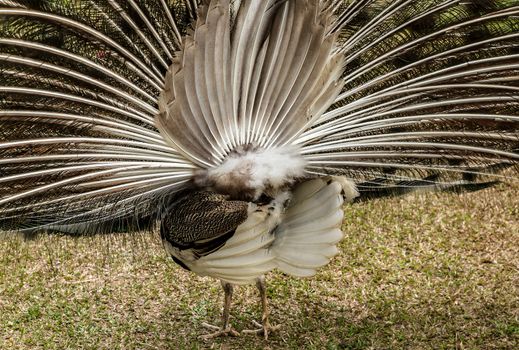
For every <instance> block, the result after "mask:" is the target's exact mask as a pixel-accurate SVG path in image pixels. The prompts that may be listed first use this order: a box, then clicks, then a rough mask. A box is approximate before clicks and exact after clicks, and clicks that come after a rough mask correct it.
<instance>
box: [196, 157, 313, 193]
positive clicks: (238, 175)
mask: <svg viewBox="0 0 519 350" xmlns="http://www.w3.org/2000/svg"><path fill="white" fill-rule="evenodd" d="M305 166H306V161H305V160H304V159H303V157H301V155H300V153H299V149H298V148H296V147H278V148H271V149H255V150H250V151H246V152H236V153H233V154H231V155H229V156H228V157H227V158H226V159H225V161H224V162H223V163H222V164H221V165H219V166H218V167H215V168H212V169H209V170H208V171H207V174H206V176H207V180H208V184H209V186H211V187H214V188H215V189H216V190H217V191H218V192H223V193H229V194H233V193H250V196H251V197H252V198H253V199H257V198H259V196H261V194H262V193H267V192H268V191H271V192H273V193H275V194H277V193H279V190H281V189H283V188H284V186H286V185H290V184H292V183H293V182H294V181H295V180H296V179H298V178H301V177H303V175H304V170H305Z"/></svg>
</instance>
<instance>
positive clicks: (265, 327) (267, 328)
mask: <svg viewBox="0 0 519 350" xmlns="http://www.w3.org/2000/svg"><path fill="white" fill-rule="evenodd" d="M256 287H258V290H259V292H260V298H261V308H262V310H263V313H262V315H261V322H262V323H263V324H259V323H258V322H256V321H253V323H254V325H255V326H257V327H259V328H258V329H251V330H248V329H247V330H244V331H242V333H248V334H258V335H261V334H263V336H264V337H265V340H268V337H269V332H274V331H277V330H278V329H279V328H280V327H281V325H276V326H272V325H271V324H270V322H269V309H268V301H267V286H266V283H265V277H264V276H261V277H260V278H258V279H257V280H256Z"/></svg>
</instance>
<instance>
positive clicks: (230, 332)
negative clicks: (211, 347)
mask: <svg viewBox="0 0 519 350" xmlns="http://www.w3.org/2000/svg"><path fill="white" fill-rule="evenodd" d="M202 327H205V328H208V329H210V330H213V331H215V332H213V333H209V334H205V335H201V336H200V338H201V339H203V340H206V341H207V340H210V339H214V338H219V337H239V336H240V333H239V332H237V331H236V330H234V329H233V328H232V327H231V326H227V328H221V327H216V326H213V325H212V324H209V323H205V322H204V323H202Z"/></svg>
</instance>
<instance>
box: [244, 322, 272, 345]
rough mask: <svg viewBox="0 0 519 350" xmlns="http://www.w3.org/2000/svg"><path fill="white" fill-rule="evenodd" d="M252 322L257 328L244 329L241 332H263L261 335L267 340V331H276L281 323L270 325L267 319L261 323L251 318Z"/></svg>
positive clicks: (259, 333)
mask: <svg viewBox="0 0 519 350" xmlns="http://www.w3.org/2000/svg"><path fill="white" fill-rule="evenodd" d="M252 323H254V325H255V326H256V327H258V328H257V329H245V330H243V331H241V332H242V333H243V334H257V335H262V334H263V337H264V338H265V340H268V338H269V333H271V332H275V331H278V330H279V329H280V328H281V325H279V324H278V325H275V326H272V325H271V324H270V323H269V322H268V321H266V322H264V323H263V324H260V323H259V322H256V321H254V320H253V321H252Z"/></svg>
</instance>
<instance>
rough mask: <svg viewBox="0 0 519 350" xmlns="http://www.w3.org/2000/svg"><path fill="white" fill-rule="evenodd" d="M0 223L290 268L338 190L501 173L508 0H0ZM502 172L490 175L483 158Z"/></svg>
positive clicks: (310, 254)
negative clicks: (131, 238) (125, 235)
mask: <svg viewBox="0 0 519 350" xmlns="http://www.w3.org/2000/svg"><path fill="white" fill-rule="evenodd" d="M0 6H1V7H0V137H1V139H0V190H1V192H0V193H1V195H0V214H1V216H0V228H1V229H3V230H11V231H15V232H23V233H25V234H26V235H33V234H36V233H39V232H55V231H57V232H62V233H67V234H71V235H90V234H104V233H111V232H135V231H139V230H151V229H152V228H154V227H155V224H156V223H159V224H160V233H161V237H162V239H163V242H164V246H165V248H166V251H167V252H168V253H169V254H171V256H172V257H173V259H174V260H175V261H176V262H177V263H179V264H180V265H181V266H183V267H184V268H186V269H189V270H191V271H193V272H195V273H197V274H199V275H208V276H212V277H215V278H218V279H220V280H221V281H222V284H223V286H224V290H225V293H226V298H225V300H226V302H225V307H224V326H223V327H222V329H220V330H218V331H217V332H216V333H214V334H213V335H212V336H216V335H222V334H235V331H234V330H233V329H232V328H231V327H230V325H229V323H228V314H229V304H230V299H231V295H232V285H235V284H246V283H255V282H256V283H257V284H258V287H259V289H260V292H261V294H262V301H263V305H264V315H263V325H262V327H261V328H260V330H259V331H258V332H262V333H264V334H265V336H267V334H268V331H269V330H271V329H275V327H272V326H271V325H270V324H269V321H268V312H267V308H266V296H265V290H264V278H263V276H264V275H265V274H266V273H268V272H269V271H271V270H272V269H276V268H277V269H280V270H281V271H283V272H285V273H287V274H290V275H293V276H298V277H308V276H312V275H313V274H315V273H316V270H317V269H318V268H319V267H322V266H324V265H326V264H327V263H328V262H329V261H330V259H331V258H332V257H333V256H334V255H335V254H337V252H338V250H337V247H336V244H337V243H338V242H339V241H340V239H341V238H342V232H341V229H340V227H341V223H342V215H343V203H344V201H347V202H349V201H353V200H355V198H357V197H359V199H360V200H362V199H366V198H370V197H371V196H377V195H386V194H393V193H405V192H407V191H410V190H416V189H429V190H431V189H433V190H459V189H469V190H472V189H479V188H482V187H486V186H489V185H491V184H493V183H495V182H496V181H501V180H506V179H516V177H515V176H516V174H517V169H518V167H517V165H518V164H519V154H518V150H519V100H518V98H517V96H518V94H519V87H518V84H517V83H518V80H519V17H518V16H519V3H517V2H516V1H514V0H509V1H507V0H502V1H499V0H466V1H459V0H444V1H442V0H426V1H411V0H394V1H389V0H356V1H343V0H266V1H260V0H250V1H245V0H243V1H229V0H210V1H209V0H207V1H201V3H199V2H197V1H195V0H183V1H171V0H169V1H167V0H154V1H151V0H130V1H117V0H106V1H88V0H46V1H32V0H3V1H2V0H0ZM505 169H508V170H507V173H504V174H503V173H500V171H501V170H505Z"/></svg>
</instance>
